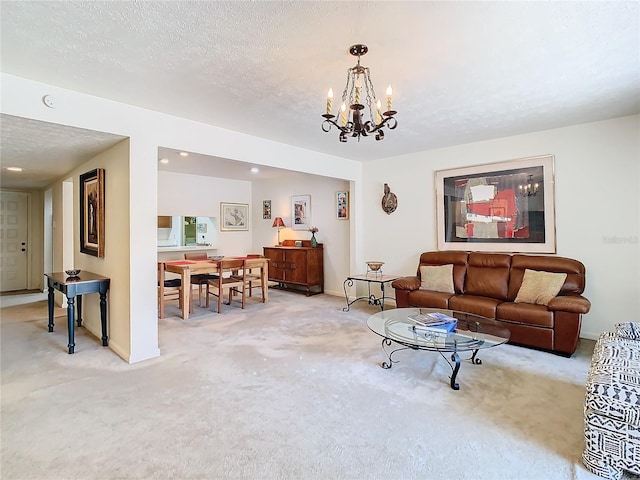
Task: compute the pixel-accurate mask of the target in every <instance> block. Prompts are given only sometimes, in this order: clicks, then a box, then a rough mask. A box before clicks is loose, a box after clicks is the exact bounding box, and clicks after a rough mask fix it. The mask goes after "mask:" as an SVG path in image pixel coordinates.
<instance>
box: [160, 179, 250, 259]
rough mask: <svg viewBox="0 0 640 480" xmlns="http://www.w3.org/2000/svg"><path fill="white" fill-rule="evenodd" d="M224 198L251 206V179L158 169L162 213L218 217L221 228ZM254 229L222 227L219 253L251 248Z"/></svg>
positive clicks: (226, 253)
mask: <svg viewBox="0 0 640 480" xmlns="http://www.w3.org/2000/svg"><path fill="white" fill-rule="evenodd" d="M220 202H232V203H246V204H249V205H250V210H251V209H252V208H253V206H252V205H251V182H246V181H241V180H229V179H223V178H216V177H204V176H200V175H186V174H183V173H174V172H165V171H160V172H158V215H190V216H194V217H195V216H200V217H215V218H218V222H217V225H218V229H220V220H219V217H220ZM261 208H262V207H261ZM260 211H262V210H260ZM249 214H250V215H251V211H250V212H249ZM252 229H253V226H252V225H251V224H250V225H249V230H248V231H240V232H229V231H224V232H223V231H220V230H218V233H217V236H216V239H217V240H216V244H217V247H218V248H217V251H216V252H215V255H229V256H233V255H243V254H246V253H249V252H251V251H252V249H253V239H252V234H251V230H252ZM212 254H214V253H212Z"/></svg>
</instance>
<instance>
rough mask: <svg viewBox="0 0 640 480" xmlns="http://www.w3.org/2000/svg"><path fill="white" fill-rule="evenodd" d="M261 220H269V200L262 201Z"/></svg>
mask: <svg viewBox="0 0 640 480" xmlns="http://www.w3.org/2000/svg"><path fill="white" fill-rule="evenodd" d="M262 218H263V219H271V200H263V201H262Z"/></svg>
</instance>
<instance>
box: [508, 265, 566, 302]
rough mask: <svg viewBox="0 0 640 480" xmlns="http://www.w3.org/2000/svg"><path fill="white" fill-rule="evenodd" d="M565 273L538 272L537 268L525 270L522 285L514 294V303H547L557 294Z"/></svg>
mask: <svg viewBox="0 0 640 480" xmlns="http://www.w3.org/2000/svg"><path fill="white" fill-rule="evenodd" d="M566 279H567V274H566V273H551V272H539V271H537V270H528V269H527V270H525V271H524V278H523V279H522V285H520V290H518V295H516V299H515V303H534V304H537V305H547V304H548V303H549V301H550V300H551V299H552V298H553V297H555V296H556V295H558V292H560V289H561V288H562V285H564V281H565V280H566Z"/></svg>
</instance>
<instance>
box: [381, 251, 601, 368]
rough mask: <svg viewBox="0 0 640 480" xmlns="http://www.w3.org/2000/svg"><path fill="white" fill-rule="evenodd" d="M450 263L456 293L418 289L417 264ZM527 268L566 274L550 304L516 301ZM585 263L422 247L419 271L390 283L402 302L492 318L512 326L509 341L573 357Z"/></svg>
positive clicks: (585, 303)
mask: <svg viewBox="0 0 640 480" xmlns="http://www.w3.org/2000/svg"><path fill="white" fill-rule="evenodd" d="M449 264H453V284H454V290H455V293H443V292H435V291H431V290H424V289H420V285H421V278H420V267H421V266H423V265H425V266H428V265H431V266H438V265H449ZM526 269H530V270H537V271H544V272H553V273H566V274H567V277H566V280H565V281H564V284H563V285H562V287H561V289H560V292H559V293H558V295H557V296H556V297H555V298H552V299H551V300H550V301H549V303H548V305H537V304H530V303H515V302H514V300H515V298H516V296H517V294H518V291H519V289H520V285H521V284H522V279H523V276H524V273H525V270H526ZM585 276H586V274H585V267H584V265H583V264H582V263H581V262H579V261H577V260H573V259H570V258H564V257H557V256H550V255H520V254H514V255H511V254H505V253H480V252H459V251H448V252H445V251H443V252H424V253H423V254H421V255H420V264H419V265H418V272H417V275H416V276H413V277H403V278H399V279H397V280H394V281H393V283H392V286H393V288H394V289H395V294H396V304H397V306H398V308H401V307H422V308H442V309H449V310H456V311H461V312H466V313H472V314H476V315H481V316H483V317H488V318H493V319H495V320H497V321H499V322H501V323H502V324H503V325H504V326H506V327H507V328H508V329H509V330H510V331H511V338H510V340H509V341H510V343H515V344H519V345H524V346H528V347H534V348H539V349H543V350H550V351H552V352H555V353H559V354H562V355H566V356H571V355H572V354H573V353H574V352H575V351H576V347H577V345H578V339H579V336H580V324H581V321H582V315H583V314H586V313H588V312H589V309H590V308H591V303H590V302H589V300H587V299H586V298H584V297H583V296H582V295H581V294H582V293H583V292H584V287H585Z"/></svg>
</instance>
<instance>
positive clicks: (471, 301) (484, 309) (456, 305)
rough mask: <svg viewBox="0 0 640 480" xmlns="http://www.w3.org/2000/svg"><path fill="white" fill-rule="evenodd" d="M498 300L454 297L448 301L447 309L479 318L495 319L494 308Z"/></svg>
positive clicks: (465, 296)
mask: <svg viewBox="0 0 640 480" xmlns="http://www.w3.org/2000/svg"><path fill="white" fill-rule="evenodd" d="M499 304H500V300H496V299H495V298H489V297H478V296H475V295H454V296H453V297H451V298H450V299H449V308H450V309H451V310H457V311H459V312H466V313H473V314H474V315H480V316H481V317H487V318H496V307H497V306H498V305H499Z"/></svg>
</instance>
